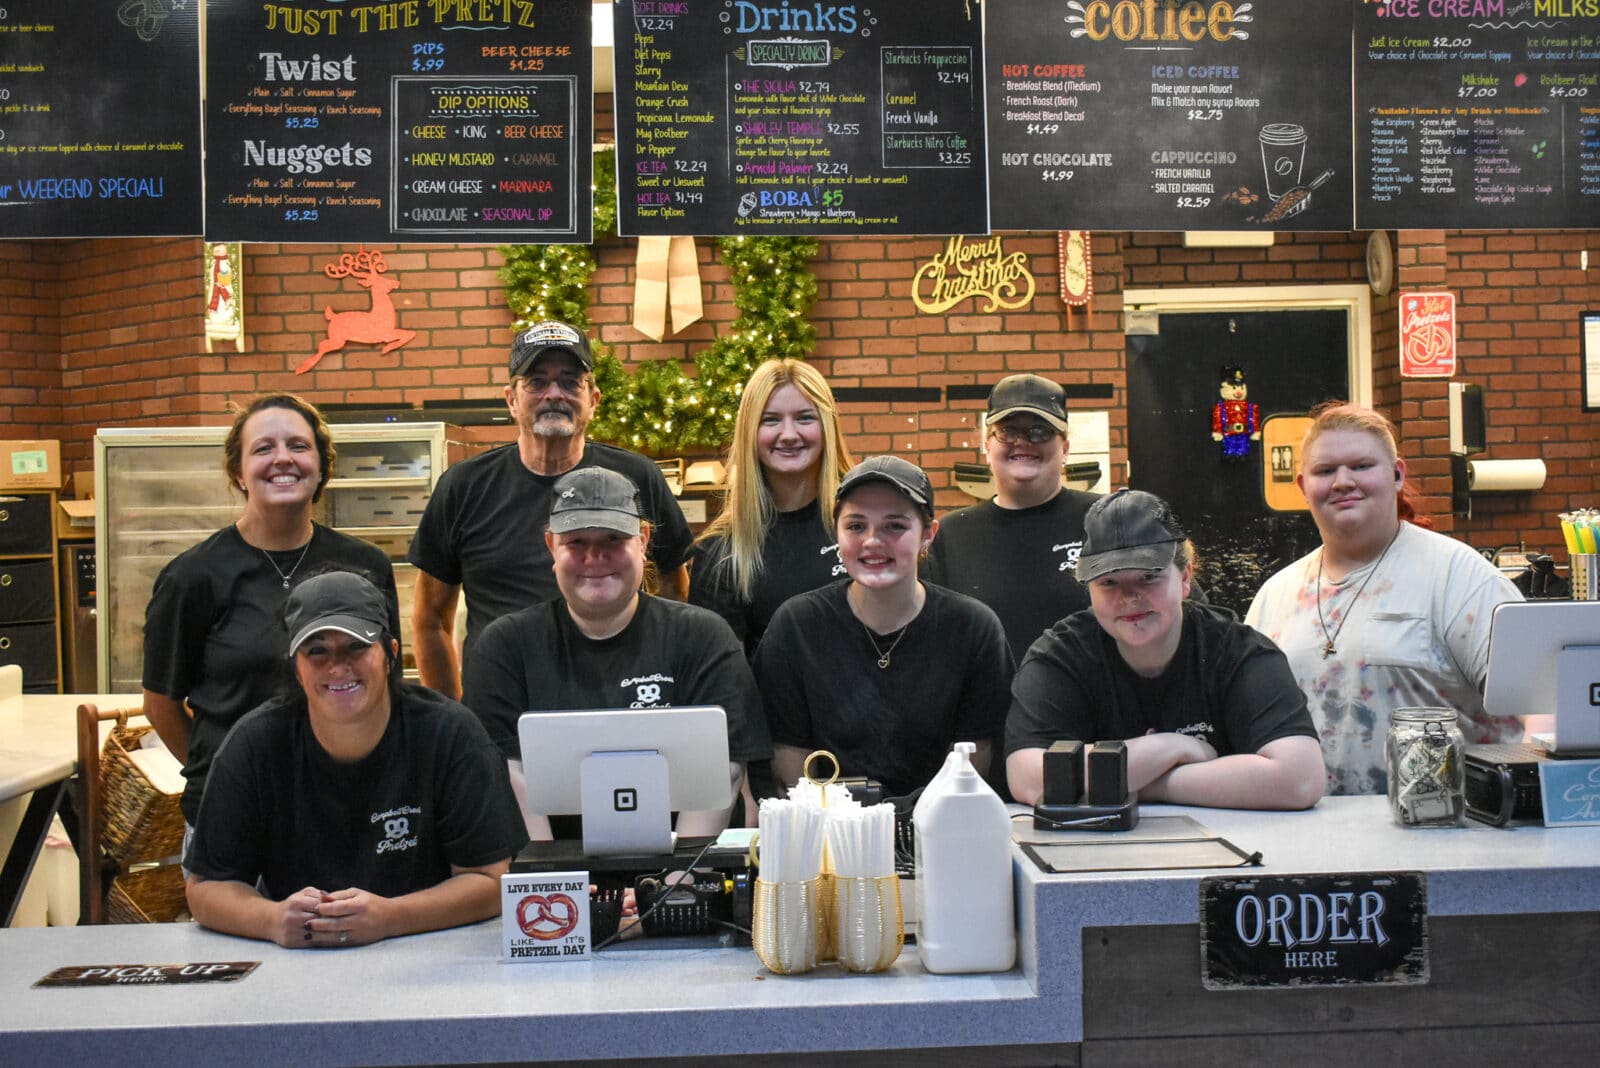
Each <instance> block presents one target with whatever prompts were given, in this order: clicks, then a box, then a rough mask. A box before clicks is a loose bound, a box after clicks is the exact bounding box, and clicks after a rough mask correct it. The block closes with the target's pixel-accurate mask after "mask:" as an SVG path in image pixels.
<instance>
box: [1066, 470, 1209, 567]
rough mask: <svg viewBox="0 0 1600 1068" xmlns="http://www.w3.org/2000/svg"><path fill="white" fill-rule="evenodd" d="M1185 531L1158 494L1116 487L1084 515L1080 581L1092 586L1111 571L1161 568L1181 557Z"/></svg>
mask: <svg viewBox="0 0 1600 1068" xmlns="http://www.w3.org/2000/svg"><path fill="white" fill-rule="evenodd" d="M1187 536H1188V535H1186V534H1185V533H1184V532H1183V528H1182V527H1180V526H1179V525H1178V521H1177V519H1175V518H1174V517H1173V515H1172V509H1171V508H1170V507H1168V505H1167V502H1166V501H1164V500H1162V499H1161V498H1160V497H1157V496H1156V495H1155V494H1153V493H1146V492H1144V491H1143V490H1135V489H1120V490H1117V492H1115V493H1113V494H1111V495H1110V496H1109V497H1101V498H1100V499H1099V500H1098V501H1095V502H1094V503H1093V504H1092V505H1090V506H1089V511H1088V514H1086V515H1085V516H1084V517H1083V549H1082V551H1081V552H1079V553H1078V581H1079V582H1081V583H1083V584H1084V585H1088V584H1089V583H1090V582H1093V581H1094V580H1095V579H1097V578H1099V577H1100V576H1101V575H1109V574H1110V573H1111V572H1113V571H1126V570H1130V569H1132V570H1137V571H1158V570H1160V569H1161V568H1164V567H1166V566H1167V565H1168V564H1170V563H1172V562H1173V561H1174V560H1176V559H1177V557H1178V546H1180V545H1182V544H1183V540H1184V538H1186V537H1187Z"/></svg>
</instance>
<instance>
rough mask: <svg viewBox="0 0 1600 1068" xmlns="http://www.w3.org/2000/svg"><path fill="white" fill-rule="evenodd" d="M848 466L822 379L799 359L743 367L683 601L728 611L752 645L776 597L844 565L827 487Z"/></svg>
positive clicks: (825, 578) (779, 600)
mask: <svg viewBox="0 0 1600 1068" xmlns="http://www.w3.org/2000/svg"><path fill="white" fill-rule="evenodd" d="M850 467H851V459H850V450H849V448H848V447H847V446H846V445H845V441H844V433H843V431H842V430H841V429H840V427H839V411H838V405H837V404H836V403H835V402H834V399H833V390H832V389H830V388H829V387H828V380H827V379H826V378H824V377H822V373H821V372H820V371H818V370H817V369H816V368H815V367H812V366H811V365H810V364H807V363H805V362H803V361H800V360H768V361H767V362H766V363H763V364H762V365H761V366H760V367H757V368H756V369H755V372H754V373H753V374H751V376H750V381H749V382H747V383H746V384H745V387H744V394H743V396H742V397H741V398H740V400H739V417H738V420H737V421H736V422H735V424H734V430H733V442H732V443H731V444H730V445H729V446H728V457H727V468H728V489H727V494H726V498H725V503H724V505H723V510H722V514H721V515H719V516H717V518H716V519H715V520H713V521H712V522H711V524H710V525H709V526H708V527H706V530H705V532H704V533H703V534H701V535H700V539H699V541H698V543H697V544H696V545H695V547H694V550H693V554H692V557H691V559H692V560H693V564H692V567H691V573H690V574H691V578H690V587H689V603H690V604H697V605H700V606H702V607H705V608H710V609H712V610H713V611H715V612H716V613H717V614H718V615H720V616H722V617H723V618H724V619H726V620H727V621H728V623H729V625H730V626H732V627H733V630H734V633H735V634H737V635H738V636H739V638H740V639H741V640H742V641H743V642H744V645H745V652H746V654H747V655H752V654H753V653H754V652H755V648H756V644H757V643H758V642H759V641H760V640H761V635H762V634H763V633H764V632H765V631H766V629H767V624H768V623H769V622H771V620H772V616H773V613H775V612H776V611H777V610H778V606H779V605H781V604H783V602H784V601H786V600H788V599H789V598H790V597H793V596H794V595H795V594H798V593H804V592H806V591H807V590H812V589H816V588H817V587H818V586H822V585H824V584H826V583H828V582H831V581H833V580H834V579H835V578H838V577H840V576H842V575H843V574H844V565H843V563H841V562H840V559H839V544H838V538H836V537H835V536H834V532H833V520H834V500H833V498H834V493H835V491H837V489H838V488H839V480H840V479H841V478H842V477H843V476H844V474H845V472H847V471H849V470H850Z"/></svg>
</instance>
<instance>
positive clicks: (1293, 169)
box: [1261, 122, 1306, 200]
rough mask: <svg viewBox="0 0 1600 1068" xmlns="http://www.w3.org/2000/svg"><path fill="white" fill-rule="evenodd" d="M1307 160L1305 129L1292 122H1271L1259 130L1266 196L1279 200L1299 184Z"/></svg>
mask: <svg viewBox="0 0 1600 1068" xmlns="http://www.w3.org/2000/svg"><path fill="white" fill-rule="evenodd" d="M1305 159H1306V129H1305V127H1304V126H1301V125H1299V124H1298V123H1293V122H1273V123H1268V124H1267V125H1266V126H1263V127H1261V170H1262V174H1263V176H1264V177H1265V178H1266V182H1267V196H1269V197H1271V198H1272V199H1273V200H1278V199H1280V198H1281V197H1282V196H1283V195H1284V194H1285V193H1287V192H1288V191H1289V190H1291V189H1293V188H1294V187H1295V186H1297V185H1299V184H1300V168H1301V166H1302V165H1303V164H1304V163H1305Z"/></svg>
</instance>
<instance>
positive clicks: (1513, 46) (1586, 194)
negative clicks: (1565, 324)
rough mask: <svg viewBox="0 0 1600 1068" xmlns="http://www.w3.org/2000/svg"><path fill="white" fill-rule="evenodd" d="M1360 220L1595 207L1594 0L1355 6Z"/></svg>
mask: <svg viewBox="0 0 1600 1068" xmlns="http://www.w3.org/2000/svg"><path fill="white" fill-rule="evenodd" d="M1355 32H1356V38H1355V44H1356V97H1355V99H1356V143H1357V145H1358V146H1359V152H1358V155H1357V160H1356V164H1357V169H1358V173H1359V179H1358V184H1357V190H1356V221H1357V223H1358V225H1360V226H1361V227H1362V228H1363V229H1368V228H1370V229H1398V228H1401V227H1412V228H1416V227H1421V228H1432V227H1438V228H1446V227H1449V228H1463V229H1474V228H1482V229H1494V228H1500V227H1520V228H1528V229H1537V228H1540V227H1562V226H1592V225H1594V223H1595V220H1597V219H1600V3H1597V2H1596V0H1461V2H1456V3H1448V4H1446V3H1439V2H1427V0H1388V2H1386V3H1381V4H1374V3H1370V2H1368V3H1363V4H1358V5H1357V6H1356V17H1355Z"/></svg>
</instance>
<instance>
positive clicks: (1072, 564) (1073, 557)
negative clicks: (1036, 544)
mask: <svg viewBox="0 0 1600 1068" xmlns="http://www.w3.org/2000/svg"><path fill="white" fill-rule="evenodd" d="M1050 551H1051V552H1053V553H1059V552H1064V553H1066V554H1067V558H1066V559H1065V560H1063V561H1061V562H1060V563H1059V564H1057V565H1056V570H1057V571H1072V572H1074V573H1076V572H1077V570H1078V554H1079V553H1080V552H1082V551H1083V542H1082V541H1064V542H1061V543H1060V544H1058V545H1052V546H1050Z"/></svg>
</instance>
